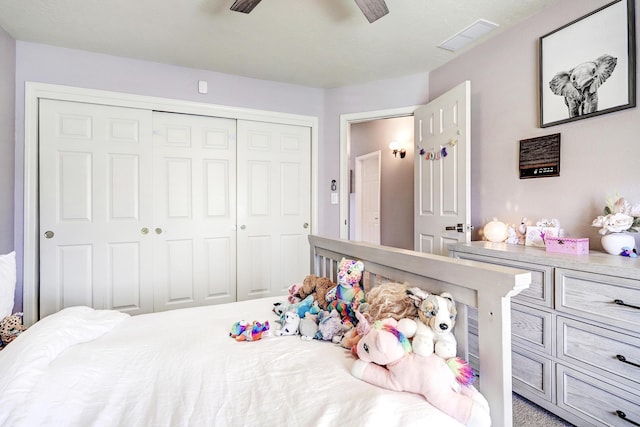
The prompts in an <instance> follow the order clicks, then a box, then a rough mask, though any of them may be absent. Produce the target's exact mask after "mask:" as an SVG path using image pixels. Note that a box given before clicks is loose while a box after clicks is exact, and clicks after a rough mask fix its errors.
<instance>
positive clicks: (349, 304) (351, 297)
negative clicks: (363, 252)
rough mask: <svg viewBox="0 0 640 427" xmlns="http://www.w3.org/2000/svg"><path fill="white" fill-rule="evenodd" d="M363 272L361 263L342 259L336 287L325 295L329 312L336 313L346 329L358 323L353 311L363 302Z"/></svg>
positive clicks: (339, 264)
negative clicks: (361, 282) (361, 283)
mask: <svg viewBox="0 0 640 427" xmlns="http://www.w3.org/2000/svg"><path fill="white" fill-rule="evenodd" d="M363 272H364V263H363V262H362V261H354V260H352V259H346V258H342V260H341V261H340V262H339V263H338V280H337V281H338V285H337V286H336V287H335V288H333V289H331V290H330V291H329V292H328V293H327V302H328V303H329V304H328V308H329V311H333V310H335V311H337V312H338V313H339V314H340V317H341V318H342V321H343V323H344V324H345V325H346V326H347V327H348V328H351V327H353V326H355V324H356V323H357V322H358V319H357V318H356V316H355V310H356V309H357V308H358V305H359V304H361V303H363V302H365V296H364V290H363V289H362V286H361V285H360V281H361V279H362V273H363Z"/></svg>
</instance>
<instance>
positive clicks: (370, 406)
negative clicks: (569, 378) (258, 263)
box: [0, 236, 531, 427]
mask: <svg viewBox="0 0 640 427" xmlns="http://www.w3.org/2000/svg"><path fill="white" fill-rule="evenodd" d="M309 241H310V244H311V271H312V273H314V274H317V275H320V276H325V277H329V278H332V279H335V275H336V265H337V262H338V261H339V260H341V259H342V258H343V257H347V258H351V259H358V260H362V261H363V262H364V264H365V290H366V288H367V287H371V286H376V285H377V284H378V283H380V282H381V281H384V280H393V281H399V282H407V283H411V284H412V285H413V286H419V287H422V288H424V289H426V290H429V291H430V292H438V293H439V292H443V291H445V290H446V291H449V292H450V293H452V294H453V295H454V296H455V298H456V300H457V302H458V310H459V318H458V323H457V324H456V327H455V329H456V336H457V338H458V349H459V355H460V356H461V357H465V356H466V348H467V343H466V338H465V337H466V335H467V333H466V332H467V329H466V322H465V312H466V310H465V306H472V307H477V308H478V330H479V334H478V335H479V337H480V341H479V356H480V369H479V384H477V386H478V388H479V390H480V391H481V393H482V394H483V395H484V396H485V397H486V398H487V400H488V401H489V404H490V408H491V416H492V421H493V425H494V426H510V425H511V424H512V412H511V411H512V409H511V339H510V337H511V335H510V298H511V297H512V296H513V295H516V294H517V293H519V292H520V291H521V290H523V289H525V288H526V287H527V286H528V285H529V283H530V280H531V276H530V273H527V272H524V271H520V270H514V269H509V268H504V267H500V266H493V265H487V264H482V263H476V262H473V261H465V260H457V259H453V258H447V257H440V256H434V255H428V254H421V253H417V252H413V251H407V250H401V249H394V248H389V247H383V246H376V245H369V244H365V243H355V242H350V241H345V240H338V239H331V238H325V237H320V236H310V237H309ZM283 298H284V296H280V297H270V298H262V299H255V300H249V301H242V302H236V303H231V304H221V305H215V306H206V307H197V308H189V309H181V310H173V311H166V312H159V313H152V314H143V315H138V316H129V315H126V314H122V313H119V312H117V311H109V310H93V309H91V308H88V307H71V308H67V309H64V310H62V311H60V312H58V313H55V314H52V315H50V316H48V317H46V318H44V319H42V320H40V321H39V322H37V323H36V324H34V325H33V326H31V327H30V328H29V329H28V330H27V331H25V332H23V333H22V334H21V335H20V336H19V337H18V338H17V339H15V340H14V341H13V342H12V343H11V344H10V345H8V346H7V347H6V348H5V349H4V350H3V351H1V352H0V425H3V426H34V425H38V426H47V425H51V426H53V425H55V426H90V425H93V426H110V427H111V426H133V425H145V426H201V425H207V426H266V425H282V426H325V425H326V426H333V425H338V423H340V424H346V425H354V426H377V425H384V426H410V425H417V424H422V423H424V421H425V420H429V425H437V426H459V425H460V424H458V423H457V422H456V421H455V420H453V419H452V418H450V417H448V416H447V415H445V414H443V413H441V412H439V411H438V410H436V409H435V408H433V407H432V406H430V405H429V404H428V403H427V402H426V401H425V400H424V398H422V397H421V396H418V395H415V394H411V393H404V392H395V391H390V390H386V389H382V388H379V387H376V386H373V385H370V384H368V383H366V382H363V381H360V380H358V379H356V378H355V377H353V376H352V375H351V373H350V370H351V365H352V364H353V361H354V358H353V356H352V355H351V353H350V352H349V351H348V350H346V349H344V348H343V347H340V346H338V345H336V344H333V343H331V342H328V341H320V340H312V341H304V340H301V339H300V336H269V337H265V338H263V339H261V340H259V341H252V342H238V341H236V340H234V339H231V338H230V337H229V331H230V327H231V325H232V324H233V323H234V322H237V321H238V320H248V321H252V320H258V321H260V322H263V321H267V320H268V321H269V322H272V324H273V322H275V320H276V319H277V317H276V315H275V314H274V313H273V312H272V307H273V303H275V302H280V301H282V300H283Z"/></svg>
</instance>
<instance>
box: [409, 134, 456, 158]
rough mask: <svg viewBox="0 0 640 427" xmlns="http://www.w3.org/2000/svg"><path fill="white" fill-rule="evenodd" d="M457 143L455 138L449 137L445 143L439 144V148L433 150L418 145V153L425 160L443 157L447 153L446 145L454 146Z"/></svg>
mask: <svg viewBox="0 0 640 427" xmlns="http://www.w3.org/2000/svg"><path fill="white" fill-rule="evenodd" d="M457 143H458V140H457V139H454V138H451V139H450V140H449V142H447V143H446V144H445V145H441V146H440V149H439V150H435V149H433V148H432V149H431V150H429V151H427V150H425V149H424V148H421V147H420V146H418V153H419V155H420V157H422V156H424V159H425V160H440V159H441V158H443V157H447V155H448V154H449V153H448V152H447V147H455V146H456V144H457Z"/></svg>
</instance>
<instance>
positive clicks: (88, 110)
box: [39, 100, 153, 318]
mask: <svg viewBox="0 0 640 427" xmlns="http://www.w3.org/2000/svg"><path fill="white" fill-rule="evenodd" d="M150 186H151V112H149V111H146V110H138V109H133V108H123V107H110V106H104V105H96V104H83V103H77V102H67V101H54V100H41V101H40V104H39V203H40V209H39V219H40V254H39V261H40V318H42V317H45V316H47V315H49V314H51V313H54V312H56V311H59V310H61V309H62V308H65V307H69V306H72V305H78V304H83V305H88V306H92V307H95V308H101V309H117V310H121V311H124V312H127V313H130V314H138V313H144V312H150V311H152V310H153V300H152V283H151V269H152V265H151V255H152V241H151V237H150V236H148V235H145V234H144V233H142V232H141V230H142V229H143V228H145V227H149V226H150V222H151V214H152V212H151V210H152V205H151V193H150V191H146V192H145V191H144V190H143V189H144V188H147V189H148V188H150Z"/></svg>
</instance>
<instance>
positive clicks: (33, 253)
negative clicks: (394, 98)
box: [22, 82, 318, 325]
mask: <svg viewBox="0 0 640 427" xmlns="http://www.w3.org/2000/svg"><path fill="white" fill-rule="evenodd" d="M45 98H46V99H55V100H61V101H73V102H86V103H92V104H103V105H113V106H120V107H130V108H140V109H146V110H155V111H166V112H172V113H183V114H197V115H202V116H214V117H226V118H232V119H240V120H253V121H262V122H270V123H280V124H288V125H297V126H307V127H309V128H311V233H312V234H316V233H317V227H318V221H317V219H318V201H317V195H318V118H317V117H315V116H303V115H297V114H289V113H280V112H272V111H263V110H254V109H249V108H241V107H229V106H224V105H214V104H204V103H199V102H193V101H184V100H177V99H169V98H159V97H151V96H143V95H134V94H129V93H121V92H110V91H102V90H95V89H84V88H77V87H70V86H60V85H51V84H44V83H34V82H26V83H25V111H24V121H25V129H24V242H23V247H24V256H23V291H22V295H23V312H24V323H25V324H26V325H32V324H33V323H35V322H36V321H37V320H38V240H39V239H38V233H39V231H38V102H39V100H40V99H45Z"/></svg>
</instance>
